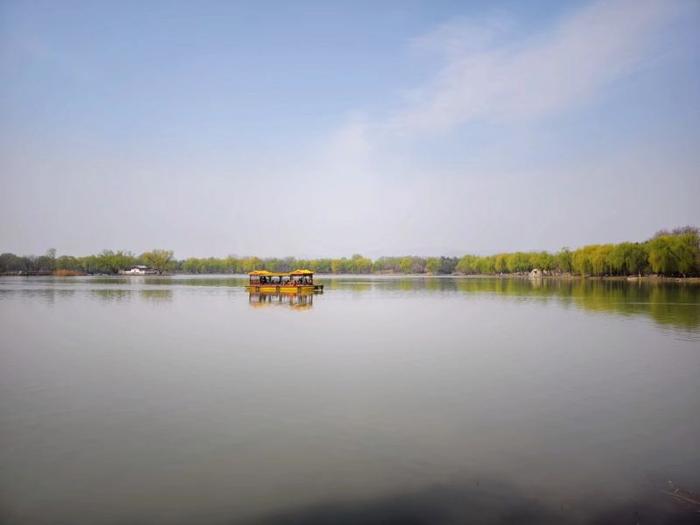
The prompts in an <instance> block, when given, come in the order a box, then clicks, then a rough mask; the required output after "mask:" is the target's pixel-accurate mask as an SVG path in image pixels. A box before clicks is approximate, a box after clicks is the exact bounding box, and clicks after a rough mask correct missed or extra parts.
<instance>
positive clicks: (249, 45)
mask: <svg viewBox="0 0 700 525" xmlns="http://www.w3.org/2000/svg"><path fill="white" fill-rule="evenodd" d="M698 29H700V4H698V3H697V2H695V1H693V0H687V1H683V0H679V1H665V0H664V1H647V0H634V1H632V0H615V1H607V2H580V3H573V2H566V3H565V2H502V3H499V2H470V3H465V2H427V1H426V2H381V3H380V2H363V3H361V2H352V3H351V2H346V3H339V2H297V3H291V2H267V3H262V2H249V3H244V2H182V3H178V2H162V3H159V2H121V3H119V4H114V3H107V2H104V3H102V2H8V1H4V2H0V77H1V78H2V79H3V82H2V83H0V183H1V185H0V225H1V226H0V251H14V252H18V253H42V252H44V251H45V250H46V249H47V248H49V247H55V248H57V250H58V252H59V253H76V254H85V253H90V252H95V251H99V250H101V249H104V248H111V249H129V250H133V251H135V252H140V251H144V250H146V249H150V248H154V247H163V248H171V249H174V250H175V252H176V256H179V257H185V256H204V255H217V256H220V255H226V254H239V255H244V254H259V255H265V256H270V255H280V256H282V255H295V256H324V255H327V256H340V255H350V254H352V253H356V252H361V253H364V254H366V255H370V256H377V255H382V254H385V255H396V254H406V253H413V254H420V255H427V254H449V255H459V254H463V253H467V252H472V253H493V252H497V251H510V250H518V249H558V248H560V247H561V246H563V245H569V246H572V247H573V246H579V245H583V244H586V243H593V242H614V241H620V240H627V239H631V240H634V239H639V240H641V239H644V238H647V237H648V236H650V235H651V234H653V233H654V231H656V230H657V229H660V228H662V227H672V226H677V225H684V224H696V225H700V206H698V205H697V201H698V195H700V169H699V168H698V167H699V166H700V162H699V161H700V153H698V146H700V140H699V139H700V111H699V110H700V104H699V102H700V98H699V95H698V94H699V93H700V56H699V53H698V49H700V31H698Z"/></svg>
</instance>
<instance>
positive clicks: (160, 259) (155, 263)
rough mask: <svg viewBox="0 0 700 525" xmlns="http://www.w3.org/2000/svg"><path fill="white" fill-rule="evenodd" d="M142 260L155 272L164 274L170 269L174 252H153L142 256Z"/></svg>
mask: <svg viewBox="0 0 700 525" xmlns="http://www.w3.org/2000/svg"><path fill="white" fill-rule="evenodd" d="M141 259H142V260H143V261H144V262H145V263H146V264H147V265H148V266H150V267H151V268H153V269H154V270H158V273H163V272H166V271H168V270H169V269H170V263H171V261H172V259H173V252H172V250H158V249H156V250H151V251H150V252H145V253H143V254H141Z"/></svg>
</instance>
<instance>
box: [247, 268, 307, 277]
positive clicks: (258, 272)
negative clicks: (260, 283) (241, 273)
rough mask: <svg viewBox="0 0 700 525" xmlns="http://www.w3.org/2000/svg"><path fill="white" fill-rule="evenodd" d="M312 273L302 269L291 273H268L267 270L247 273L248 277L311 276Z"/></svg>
mask: <svg viewBox="0 0 700 525" xmlns="http://www.w3.org/2000/svg"><path fill="white" fill-rule="evenodd" d="M313 274H314V272H312V271H311V270H305V269H303V268H297V269H296V270H293V271H291V272H268V271H267V270H255V271H253V272H250V273H248V275H251V276H254V275H257V276H262V275H265V276H280V275H313Z"/></svg>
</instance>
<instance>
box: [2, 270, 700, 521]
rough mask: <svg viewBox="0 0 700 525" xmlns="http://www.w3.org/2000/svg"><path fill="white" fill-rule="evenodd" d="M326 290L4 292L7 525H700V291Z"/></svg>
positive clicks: (338, 285)
mask: <svg viewBox="0 0 700 525" xmlns="http://www.w3.org/2000/svg"><path fill="white" fill-rule="evenodd" d="M320 282H321V283H323V284H324V285H325V293H323V294H322V295H312V296H309V299H308V300H301V299H300V298H296V297H294V298H291V297H289V298H288V297H279V296H272V297H268V296H265V297H263V296H260V295H259V294H249V293H248V292H247V291H246V290H245V289H244V288H243V286H244V285H245V284H246V279H245V278H243V277H231V276H202V277H199V276H197V277H189V276H175V277H162V278H122V277H120V278H108V277H106V278H87V277H81V278H62V279H61V278H0V328H1V329H2V334H3V337H2V339H3V344H2V351H1V353H0V443H1V444H2V447H1V448H0V518H3V519H2V520H1V521H3V522H8V523H71V522H73V523H79V522H88V523H98V524H99V523H125V522H129V523H202V522H206V523H238V522H241V523H248V522H260V521H263V522H270V523H327V522H328V521H334V522H337V523H357V522H369V523H373V522H374V523H379V522H382V523H386V522H407V521H409V522H413V523H434V522H437V523H463V522H465V521H471V522H475V523H480V522H482V523H492V522H494V521H495V522H502V523H523V522H543V523H546V522H549V523H586V522H590V521H592V520H601V522H621V523H624V522H630V521H628V518H629V517H630V516H632V518H633V519H637V518H636V517H635V516H641V518H639V521H640V522H641V523H645V522H652V523H653V522H657V523H660V522H668V520H669V519H672V520H673V521H672V522H679V523H683V522H688V523H692V522H693V521H687V520H693V519H696V516H695V515H694V514H693V513H692V512H691V510H689V509H686V508H683V507H682V506H680V505H678V504H676V503H674V502H673V501H672V500H671V499H670V498H669V497H668V496H666V495H665V494H664V493H663V491H664V490H666V489H667V485H666V484H667V481H668V480H669V479H670V480H674V482H675V483H677V484H678V485H680V486H683V487H687V488H689V489H695V491H699V490H700V474H699V473H700V450H699V447H698V443H700V422H699V421H698V418H697V414H698V413H700V386H699V384H700V382H698V380H697V378H698V374H699V373H700V344H699V341H700V338H699V337H700V287H698V286H691V285H683V284H675V283H674V284H648V283H636V282H634V283H628V282H602V281H589V282H583V281H572V282H569V281H547V280H545V281H543V282H541V283H533V282H529V281H527V280H513V279H508V280H499V279H466V278H425V277H418V278H405V277H364V276H358V277H354V276H353V277H342V278H325V279H324V278H323V277H321V278H320ZM300 312H303V313H300ZM504 516H505V517H504ZM331 517H332V519H331ZM496 518H498V519H499V520H500V521H497V520H496ZM392 520H393V521H392ZM411 520H412V521H411ZM645 520H646V521H645ZM663 520H666V521H663Z"/></svg>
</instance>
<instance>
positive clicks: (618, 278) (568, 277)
mask: <svg viewBox="0 0 700 525" xmlns="http://www.w3.org/2000/svg"><path fill="white" fill-rule="evenodd" d="M174 275H182V276H207V275H210V276H221V275H227V276H236V275H238V276H245V275H246V274H244V273H217V272H211V273H209V272H207V273H190V272H166V273H163V274H160V275H146V276H143V275H133V276H131V275H125V274H109V273H92V274H91V273H85V272H75V271H60V270H58V271H56V272H25V273H18V272H4V273H0V277H148V278H156V279H157V278H160V277H172V276H174ZM316 275H317V277H319V278H324V277H325V278H332V277H349V276H350V277H352V276H355V277H361V276H376V277H429V278H440V279H444V278H463V279H504V280H507V279H513V280H525V281H533V282H537V281H540V282H541V281H612V282H628V283H684V284H700V277H695V276H689V277H676V276H664V275H641V276H636V275H630V276H624V275H572V274H550V275H542V276H540V277H530V275H529V274H528V273H503V274H465V273H451V274H438V273H435V274H434V273H401V272H373V273H349V272H338V273H317V274H316Z"/></svg>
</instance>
